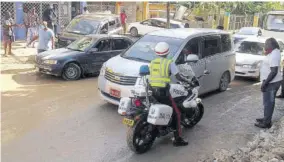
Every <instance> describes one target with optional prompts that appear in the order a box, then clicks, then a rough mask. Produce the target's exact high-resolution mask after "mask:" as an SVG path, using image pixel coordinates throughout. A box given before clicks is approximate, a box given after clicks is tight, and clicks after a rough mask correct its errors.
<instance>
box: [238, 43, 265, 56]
mask: <svg viewBox="0 0 284 162" xmlns="http://www.w3.org/2000/svg"><path fill="white" fill-rule="evenodd" d="M263 51H264V43H260V42H249V41H243V42H240V43H239V44H237V45H236V52H239V53H244V54H253V55H262V54H263Z"/></svg>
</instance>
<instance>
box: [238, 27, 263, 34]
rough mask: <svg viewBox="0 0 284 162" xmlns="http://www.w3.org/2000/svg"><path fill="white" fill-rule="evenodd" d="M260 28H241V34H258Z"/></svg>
mask: <svg viewBox="0 0 284 162" xmlns="http://www.w3.org/2000/svg"><path fill="white" fill-rule="evenodd" d="M257 33H258V30H257V29H255V28H241V29H240V31H239V33H238V34H240V35H257Z"/></svg>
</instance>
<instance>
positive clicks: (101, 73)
mask: <svg viewBox="0 0 284 162" xmlns="http://www.w3.org/2000/svg"><path fill="white" fill-rule="evenodd" d="M105 73H106V63H104V64H103V66H102V68H101V70H100V75H102V76H104V75H105Z"/></svg>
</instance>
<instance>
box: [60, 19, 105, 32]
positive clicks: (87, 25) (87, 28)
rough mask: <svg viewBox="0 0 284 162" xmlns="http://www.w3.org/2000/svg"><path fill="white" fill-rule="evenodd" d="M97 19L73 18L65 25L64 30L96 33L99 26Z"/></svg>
mask: <svg viewBox="0 0 284 162" xmlns="http://www.w3.org/2000/svg"><path fill="white" fill-rule="evenodd" d="M99 24H100V23H99V22H98V21H92V20H87V19H73V20H72V21H71V22H70V23H69V25H68V26H67V27H66V31H67V32H69V33H75V34H82V35H87V34H92V33H96V31H97V30H98V28H99Z"/></svg>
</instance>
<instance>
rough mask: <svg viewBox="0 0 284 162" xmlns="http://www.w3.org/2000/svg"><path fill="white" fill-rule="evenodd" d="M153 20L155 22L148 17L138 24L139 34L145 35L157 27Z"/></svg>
mask: <svg viewBox="0 0 284 162" xmlns="http://www.w3.org/2000/svg"><path fill="white" fill-rule="evenodd" d="M152 22H153V20H152V19H148V20H145V21H143V22H141V23H140V24H137V30H138V32H139V34H142V35H145V34H147V33H149V32H152V31H154V30H155V29H156V28H155V27H154V26H153V23H152Z"/></svg>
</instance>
